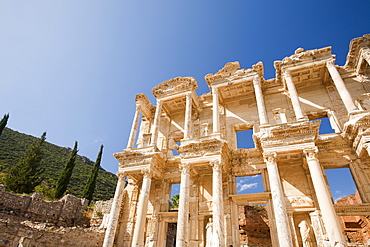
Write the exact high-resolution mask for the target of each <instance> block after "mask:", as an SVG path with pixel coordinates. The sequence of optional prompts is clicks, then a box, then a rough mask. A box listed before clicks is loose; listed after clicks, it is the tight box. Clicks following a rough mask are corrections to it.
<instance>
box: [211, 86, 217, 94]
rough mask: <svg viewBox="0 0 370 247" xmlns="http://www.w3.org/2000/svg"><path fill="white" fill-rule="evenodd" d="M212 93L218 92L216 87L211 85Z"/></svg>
mask: <svg viewBox="0 0 370 247" xmlns="http://www.w3.org/2000/svg"><path fill="white" fill-rule="evenodd" d="M212 93H213V94H218V87H215V86H213V87H212Z"/></svg>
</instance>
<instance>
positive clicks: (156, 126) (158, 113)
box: [151, 99, 163, 146]
mask: <svg viewBox="0 0 370 247" xmlns="http://www.w3.org/2000/svg"><path fill="white" fill-rule="evenodd" d="M162 103H163V102H162V100H159V99H157V107H156V109H155V116H154V123H153V127H152V140H151V145H152V146H156V145H157V139H158V129H159V123H160V118H161V114H162Z"/></svg>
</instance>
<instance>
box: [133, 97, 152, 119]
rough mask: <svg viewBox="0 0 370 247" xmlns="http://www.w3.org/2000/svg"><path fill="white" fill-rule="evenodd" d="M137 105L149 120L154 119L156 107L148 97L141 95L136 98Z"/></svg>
mask: <svg viewBox="0 0 370 247" xmlns="http://www.w3.org/2000/svg"><path fill="white" fill-rule="evenodd" d="M135 102H136V105H137V106H139V107H140V111H141V112H142V113H143V114H144V116H145V117H146V118H148V119H150V118H152V116H153V114H154V111H155V107H154V106H153V105H152V103H150V101H149V99H148V97H146V95H145V94H143V93H139V94H137V95H136V97H135Z"/></svg>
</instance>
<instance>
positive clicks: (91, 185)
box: [82, 145, 104, 202]
mask: <svg viewBox="0 0 370 247" xmlns="http://www.w3.org/2000/svg"><path fill="white" fill-rule="evenodd" d="M103 147H104V146H103V145H101V146H100V151H99V153H98V157H97V158H96V161H95V164H94V167H93V169H92V171H91V175H90V177H89V180H88V181H87V183H86V186H85V189H84V192H83V196H82V197H83V198H86V199H87V200H89V202H90V201H91V200H92V199H93V194H94V190H95V186H96V178H97V177H98V172H99V167H100V162H101V156H102V153H103Z"/></svg>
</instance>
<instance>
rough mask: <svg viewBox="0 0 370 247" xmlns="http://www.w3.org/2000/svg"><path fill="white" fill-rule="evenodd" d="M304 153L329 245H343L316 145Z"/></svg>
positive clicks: (340, 229)
mask: <svg viewBox="0 0 370 247" xmlns="http://www.w3.org/2000/svg"><path fill="white" fill-rule="evenodd" d="M303 152H304V154H305V155H306V159H307V164H308V169H309V171H310V174H311V178H312V183H313V187H314V189H315V193H316V197H317V202H318V204H319V207H320V211H321V212H322V219H323V221H324V225H325V228H326V232H327V234H328V237H329V240H330V242H331V244H332V245H331V246H344V245H343V243H344V237H343V234H342V228H341V226H340V223H339V220H338V217H337V215H336V213H335V210H334V206H333V202H332V199H331V194H330V191H329V188H328V186H327V185H326V181H325V178H324V174H323V170H322V168H321V165H320V163H319V160H318V158H317V152H318V149H317V147H315V148H310V149H305V150H303Z"/></svg>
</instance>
